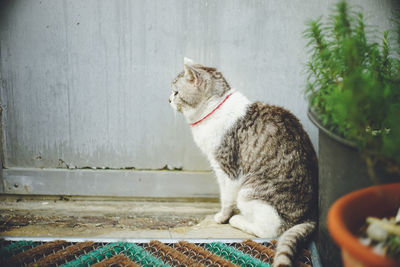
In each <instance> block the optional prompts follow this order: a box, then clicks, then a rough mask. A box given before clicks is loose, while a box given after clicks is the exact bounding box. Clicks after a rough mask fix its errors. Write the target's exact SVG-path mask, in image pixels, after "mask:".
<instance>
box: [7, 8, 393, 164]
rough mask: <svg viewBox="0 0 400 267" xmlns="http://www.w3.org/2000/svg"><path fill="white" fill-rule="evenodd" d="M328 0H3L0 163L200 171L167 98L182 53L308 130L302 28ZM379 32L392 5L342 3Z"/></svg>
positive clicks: (314, 135) (196, 155) (185, 130)
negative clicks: (0, 155)
mask: <svg viewBox="0 0 400 267" xmlns="http://www.w3.org/2000/svg"><path fill="white" fill-rule="evenodd" d="M335 2H336V1H320V0H309V1H300V0H295V1H279V0H274V1H272V0H271V1H243V0H235V1H232V0H225V1H223V0H218V1H217V0H215V1H184V0H176V1H175V0H158V1H154V0H152V1H141V0H140V1H95V0H87V1H67V0H65V1H59V0H56V1H54V0H42V1H38V0H37V1H23V0H14V1H10V0H7V1H5V0H3V1H2V3H1V11H2V16H1V17H0V64H1V65H0V75H1V83H0V89H1V105H2V107H3V109H4V111H3V116H2V124H3V127H2V129H3V136H4V145H5V147H4V154H5V159H4V161H5V162H4V164H5V167H34V168H38V167H45V168H55V167H66V166H67V165H68V166H70V167H73V166H77V167H85V166H90V167H93V166H95V167H111V168H123V167H135V168H141V169H157V168H161V167H163V166H164V165H166V164H169V165H170V166H173V167H183V169H185V170H205V169H208V168H209V167H208V164H207V162H206V160H205V158H204V157H203V156H202V155H201V154H200V151H199V150H198V149H197V148H196V147H195V145H194V143H193V141H192V137H191V135H190V131H189V128H188V126H187V125H186V123H185V121H184V119H183V117H182V116H181V115H179V114H178V115H177V116H176V117H175V115H174V113H173V111H172V109H171V108H170V106H169V104H168V102H167V99H168V96H169V94H170V87H169V84H170V82H171V80H172V79H173V78H174V76H175V74H176V73H177V72H178V71H180V70H182V61H183V57H184V56H188V57H191V58H193V59H194V60H196V61H198V62H201V63H204V64H206V65H211V66H216V67H218V68H219V69H220V70H222V72H223V73H224V74H225V76H226V77H227V79H228V81H229V82H230V83H231V85H232V86H233V87H235V88H236V89H238V90H240V91H242V92H243V93H244V94H246V95H247V96H248V97H249V98H250V99H251V100H262V101H264V102H267V103H271V104H278V105H282V106H285V107H286V108H288V109H290V110H291V111H293V112H294V113H295V114H296V115H297V116H298V117H299V118H300V119H301V121H302V123H303V124H304V127H305V129H306V130H307V132H308V133H309V134H310V136H311V139H312V141H313V143H314V145H316V144H317V130H316V128H315V127H314V126H313V125H312V124H311V123H310V122H309V120H308V119H307V117H306V109H307V103H306V101H305V99H304V97H303V90H304V85H305V74H304V73H303V70H304V67H303V65H304V63H305V61H306V48H305V43H306V41H305V40H304V39H303V38H302V32H303V31H304V29H305V22H306V21H307V20H308V19H310V18H316V17H318V16H320V15H323V14H324V15H326V14H327V13H328V11H329V10H330V8H332V7H333V4H334V3H335ZM350 2H351V3H352V4H353V5H356V6H360V7H362V9H363V11H364V14H365V15H366V17H367V18H368V21H369V23H370V24H375V25H378V28H379V29H386V28H388V27H389V25H390V21H389V17H390V13H391V11H392V9H393V6H394V3H395V1H374V0H368V1H367V0H357V1H355V0H354V1H350Z"/></svg>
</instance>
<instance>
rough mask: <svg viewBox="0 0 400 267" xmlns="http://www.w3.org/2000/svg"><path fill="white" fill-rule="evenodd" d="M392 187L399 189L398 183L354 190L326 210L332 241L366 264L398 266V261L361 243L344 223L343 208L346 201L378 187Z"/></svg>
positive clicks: (399, 184) (350, 200) (368, 193)
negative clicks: (379, 253)
mask: <svg viewBox="0 0 400 267" xmlns="http://www.w3.org/2000/svg"><path fill="white" fill-rule="evenodd" d="M393 187H398V188H399V189H400V183H394V184H387V185H376V186H371V187H367V188H364V189H361V190H357V191H354V192H352V193H350V194H347V195H345V196H343V197H341V198H339V199H338V200H337V201H336V202H335V203H334V204H333V205H332V206H331V208H330V209H329V212H328V230H329V233H330V235H331V236H332V238H333V239H334V241H335V242H336V243H337V244H338V245H339V246H340V247H341V249H342V250H345V251H347V252H348V253H349V254H350V255H352V256H353V257H354V258H355V259H357V260H358V261H360V262H363V263H365V264H367V266H398V265H397V264H398V262H397V263H396V261H394V260H391V259H388V258H386V257H384V256H381V255H378V254H376V253H375V252H374V251H373V250H372V249H371V248H370V247H367V246H364V245H363V244H361V243H360V241H359V240H358V237H357V236H356V235H354V234H353V233H352V232H351V231H350V229H349V228H348V227H347V225H346V224H345V223H344V219H343V218H344V210H345V209H346V207H347V206H348V203H350V202H352V201H353V200H355V199H357V198H358V197H360V196H364V195H373V194H372V193H373V192H376V190H377V189H378V188H379V190H383V191H385V189H388V188H393Z"/></svg>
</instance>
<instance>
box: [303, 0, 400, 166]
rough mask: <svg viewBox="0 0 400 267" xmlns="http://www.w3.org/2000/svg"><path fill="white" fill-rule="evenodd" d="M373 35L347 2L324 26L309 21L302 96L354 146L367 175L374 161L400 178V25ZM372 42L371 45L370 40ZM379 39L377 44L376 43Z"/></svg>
mask: <svg viewBox="0 0 400 267" xmlns="http://www.w3.org/2000/svg"><path fill="white" fill-rule="evenodd" d="M396 25H397V29H396V31H385V32H384V33H383V35H382V37H380V38H379V37H376V36H374V34H373V33H374V32H376V29H373V28H371V27H367V26H366V24H365V22H364V17H363V14H362V13H361V12H359V13H353V12H352V11H351V10H350V8H349V6H348V4H347V3H346V2H345V1H341V2H339V3H338V4H337V5H336V9H335V11H334V14H333V15H332V16H330V17H329V19H328V20H327V22H325V23H323V22H322V19H321V18H319V19H317V20H312V21H310V22H309V23H308V25H307V26H308V28H307V30H306V31H305V32H304V36H305V38H306V39H307V40H308V41H309V42H308V47H309V48H310V52H309V53H310V57H309V60H308V62H307V65H306V68H307V73H308V77H307V87H306V95H307V96H308V99H309V104H310V108H311V110H312V111H313V112H314V113H316V114H317V116H318V117H319V119H320V121H321V122H322V124H323V125H324V126H325V127H326V128H328V129H329V130H330V131H332V132H334V133H335V134H337V135H339V136H342V137H344V138H345V139H347V140H350V141H353V142H354V143H356V144H357V146H358V147H359V149H360V150H361V151H362V154H363V155H364V156H365V159H366V160H367V163H368V164H367V165H368V166H369V171H370V172H371V171H373V167H371V166H374V165H376V164H377V163H379V164H381V163H383V165H384V166H385V167H388V168H389V169H390V170H391V171H394V172H397V173H399V174H400V168H399V166H400V24H399V23H398V22H397V23H396ZM371 40H372V41H371ZM376 40H378V41H376Z"/></svg>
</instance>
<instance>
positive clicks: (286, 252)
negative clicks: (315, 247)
mask: <svg viewBox="0 0 400 267" xmlns="http://www.w3.org/2000/svg"><path fill="white" fill-rule="evenodd" d="M315 226H316V223H315V222H305V223H302V224H297V225H295V226H293V227H292V228H290V229H288V230H287V231H286V232H284V233H283V234H282V235H281V237H280V238H279V241H278V244H277V247H276V253H275V258H274V264H273V267H288V266H292V263H293V260H294V257H295V256H296V253H297V248H298V247H299V245H301V244H303V243H304V242H305V241H307V240H308V239H309V237H310V235H311V234H312V232H313V231H314V229H315Z"/></svg>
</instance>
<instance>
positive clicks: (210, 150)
mask: <svg viewBox="0 0 400 267" xmlns="http://www.w3.org/2000/svg"><path fill="white" fill-rule="evenodd" d="M184 69H185V70H184V71H183V72H181V73H180V74H178V76H177V78H176V79H175V80H174V82H173V83H172V94H171V96H170V103H171V105H172V107H173V108H174V109H176V110H178V111H180V112H182V113H183V115H184V116H185V118H186V120H187V121H188V123H189V124H191V123H193V122H195V121H198V120H199V119H201V118H203V117H204V116H206V115H207V114H209V113H210V112H211V111H212V110H214V109H215V107H217V106H218V105H219V104H220V103H221V101H223V99H225V97H226V95H228V94H231V93H233V94H232V96H231V97H230V98H229V99H228V100H227V101H226V102H225V103H224V104H223V105H221V106H220V108H219V109H218V110H217V111H216V112H214V113H213V114H212V115H211V116H209V117H207V119H205V120H203V121H202V122H201V123H199V124H196V125H195V126H193V127H191V130H192V134H193V137H194V140H195V142H196V144H197V145H198V147H199V148H200V149H201V151H202V152H203V153H204V154H205V155H206V156H207V158H208V160H209V162H210V164H211V167H212V168H213V170H214V172H215V175H216V176H217V181H218V185H219V188H220V200H221V211H220V212H218V213H217V214H216V215H215V217H214V219H215V221H216V222H218V223H226V222H229V223H230V225H231V226H233V227H235V228H238V229H240V230H242V231H245V232H247V233H250V234H252V235H255V236H258V237H262V238H273V237H277V236H279V235H282V237H281V238H280V241H279V243H278V248H277V250H278V252H277V256H276V264H277V265H275V266H291V264H292V263H291V262H292V260H293V256H294V255H295V254H296V248H297V245H298V244H299V243H302V242H305V241H306V240H308V238H309V236H310V234H311V233H312V231H313V229H314V227H315V223H313V222H314V221H315V220H316V218H317V217H316V215H317V184H318V180H317V179H318V165H317V157H316V154H315V151H314V148H313V146H312V144H311V141H310V139H309V137H308V135H307V133H306V132H305V131H304V129H303V127H302V125H301V123H300V121H299V120H298V119H297V118H296V117H295V116H294V115H293V114H292V113H290V112H289V111H288V110H286V109H284V108H281V107H277V106H273V105H267V104H263V103H260V102H255V103H251V102H250V101H249V100H248V99H247V98H246V97H245V96H244V95H242V94H241V93H239V92H237V91H235V90H233V89H231V88H230V86H229V85H228V83H227V82H226V80H225V78H224V77H223V75H222V74H221V73H220V72H218V71H217V70H216V69H215V68H210V67H205V66H202V65H199V64H194V63H193V62H192V61H190V60H187V61H186V64H185V68H184ZM235 206H236V207H237V208H238V209H239V210H240V214H236V215H234V212H233V211H234V209H235Z"/></svg>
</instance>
